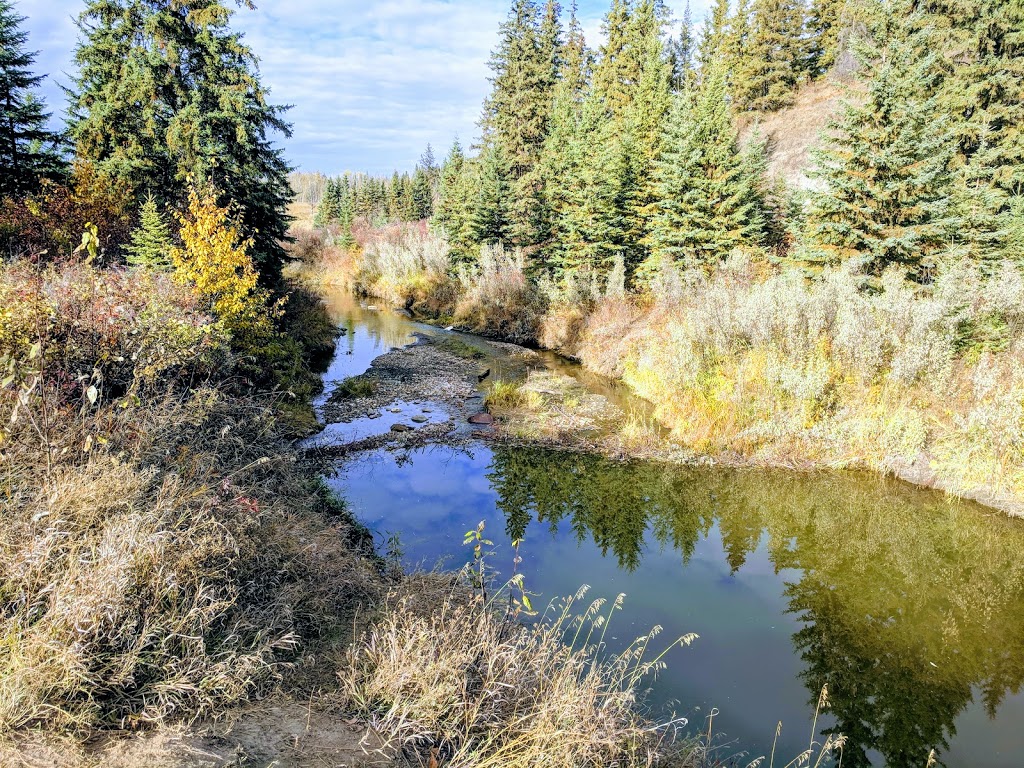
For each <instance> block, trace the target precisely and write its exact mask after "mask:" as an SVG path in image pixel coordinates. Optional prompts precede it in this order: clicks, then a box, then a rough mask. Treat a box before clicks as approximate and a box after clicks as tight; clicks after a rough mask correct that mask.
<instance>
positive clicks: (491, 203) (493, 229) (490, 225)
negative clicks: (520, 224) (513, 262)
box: [469, 143, 510, 243]
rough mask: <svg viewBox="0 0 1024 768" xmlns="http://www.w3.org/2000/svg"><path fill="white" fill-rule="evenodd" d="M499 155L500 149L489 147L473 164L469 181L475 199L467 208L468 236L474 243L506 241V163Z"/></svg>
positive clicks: (508, 223)
mask: <svg viewBox="0 0 1024 768" xmlns="http://www.w3.org/2000/svg"><path fill="white" fill-rule="evenodd" d="M502 154H503V153H502V150H501V148H500V147H499V146H497V145H495V144H493V143H492V144H488V145H487V146H485V147H484V148H483V149H482V150H481V152H480V156H479V157H478V158H477V159H476V162H475V163H474V175H473V178H472V181H471V184H472V189H473V190H474V196H473V199H472V203H471V205H470V208H469V211H470V216H469V232H470V240H471V242H473V243H497V242H503V241H505V240H507V239H508V233H509V230H510V222H509V217H510V211H509V202H510V195H509V188H508V187H509V184H508V180H507V179H506V177H505V168H506V167H507V166H506V162H507V161H506V160H505V158H504V157H503V156H502Z"/></svg>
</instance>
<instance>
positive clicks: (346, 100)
mask: <svg viewBox="0 0 1024 768" xmlns="http://www.w3.org/2000/svg"><path fill="white" fill-rule="evenodd" d="M709 1H710V0H695V2H694V3H693V15H694V20H695V21H699V20H700V19H701V18H702V17H703V14H704V12H705V10H706V8H707V6H708V5H709ZM509 4H510V0H421V1H416V0H382V1H381V2H373V0H364V1H363V2H355V1H353V0H257V5H258V8H257V10H256V11H248V10H245V9H240V10H239V11H238V12H237V14H236V16H235V19H234V27H235V28H236V29H238V30H240V31H242V32H244V33H245V36H246V41H247V43H248V44H249V45H250V46H251V47H252V49H253V50H254V51H255V52H256V54H257V55H258V56H259V58H260V61H261V67H260V68H261V73H262V77H263V81H264V84H265V85H267V86H268V87H270V88H271V90H272V99H273V100H274V101H277V102H282V103H288V104H293V105H294V108H293V109H292V110H291V112H290V113H289V120H290V121H291V122H293V123H294V135H293V137H292V138H291V139H289V140H286V141H285V142H284V145H285V148H286V154H287V156H288V158H289V159H290V160H291V161H292V162H293V163H294V164H296V165H299V166H301V167H302V168H304V169H307V170H314V169H318V170H323V171H325V172H328V173H337V172H340V171H342V170H346V169H348V170H367V171H370V172H373V173H390V171H391V170H392V169H394V168H396V167H397V168H400V169H403V168H405V169H407V168H411V167H412V166H413V164H414V163H415V162H416V160H417V159H418V158H419V155H420V153H421V152H422V150H423V149H424V148H425V146H426V144H427V143H428V142H430V143H431V144H433V146H434V150H435V154H436V155H438V156H439V157H443V156H444V154H445V153H446V151H447V148H448V146H449V145H450V143H451V140H452V139H453V137H454V136H455V134H458V135H459V136H460V138H461V139H462V142H463V145H466V144H469V143H471V142H472V140H473V138H474V136H475V135H476V132H477V128H476V121H477V119H478V118H479V114H480V106H481V103H482V101H483V99H484V97H485V96H486V95H487V92H488V89H489V83H488V81H487V77H488V75H489V74H490V71H489V70H488V68H487V61H488V59H489V57H490V51H491V49H492V48H493V47H494V45H495V42H496V41H497V31H498V25H499V23H500V22H501V21H502V20H503V19H504V18H505V16H506V14H507V12H508V7H509ZM564 5H566V6H567V5H568V3H564ZM580 5H581V7H580V11H579V14H580V19H581V23H582V24H583V27H584V31H585V33H586V34H587V37H588V41H589V42H590V43H591V44H592V45H596V44H598V43H599V42H600V41H599V39H597V38H598V36H599V30H600V23H601V17H602V15H603V14H604V12H605V10H606V9H607V3H605V2H596V1H588V2H583V3H581V4H580ZM669 5H670V7H671V8H672V9H673V11H674V12H675V14H676V16H677V17H681V16H682V11H683V8H684V7H685V2H679V1H678V0H674V2H671V3H670V4H669ZM83 7H84V4H83V3H82V2H81V0H30V1H29V2H25V0H21V2H20V3H19V4H18V11H19V12H20V13H21V14H22V15H24V16H27V17H28V20H27V22H26V28H27V31H28V32H29V35H30V41H29V45H30V47H31V48H32V49H34V50H39V51H40V55H39V58H38V60H37V65H36V69H37V71H39V72H41V73H49V74H50V75H51V76H50V77H49V78H47V81H46V83H45V87H44V95H45V96H46V98H47V102H48V104H49V107H50V109H51V111H53V112H54V113H55V114H57V115H59V114H61V113H62V112H63V110H64V107H65V104H64V95H63V93H62V92H61V91H60V89H59V87H58V83H63V84H67V83H68V79H69V78H68V77H66V76H64V74H63V73H65V72H68V73H70V72H71V71H72V63H71V59H72V50H73V48H74V45H75V40H76V37H77V30H76V28H75V26H74V24H73V21H72V18H73V16H75V15H76V14H77V13H78V12H79V11H80V10H81V9H82V8H83Z"/></svg>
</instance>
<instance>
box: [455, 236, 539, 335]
mask: <svg viewBox="0 0 1024 768" xmlns="http://www.w3.org/2000/svg"><path fill="white" fill-rule="evenodd" d="M459 282H460V283H461V284H462V295H461V297H460V298H459V301H458V304H457V305H456V307H455V321H456V322H457V323H460V324H462V325H465V326H467V327H468V328H470V329H471V330H472V331H474V332H476V333H481V334H484V335H488V336H494V337H497V338H500V339H504V340H507V341H512V342H516V343H533V342H534V341H535V340H536V338H537V329H538V326H539V322H540V318H541V316H542V315H543V313H544V310H545V306H546V301H545V299H544V296H543V295H542V294H541V292H540V291H539V290H538V288H537V286H536V285H534V284H533V283H532V282H531V281H530V280H529V278H528V277H527V276H526V271H525V260H524V257H523V254H522V252H521V251H518V250H517V251H514V252H513V253H511V254H510V253H508V252H507V251H506V250H505V249H504V248H503V247H502V246H501V245H500V244H498V245H483V246H481V247H480V258H479V260H478V263H477V264H476V265H475V266H472V267H463V268H462V269H461V271H460V273H459Z"/></svg>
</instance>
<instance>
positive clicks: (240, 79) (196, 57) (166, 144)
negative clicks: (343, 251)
mask: <svg viewBox="0 0 1024 768" xmlns="http://www.w3.org/2000/svg"><path fill="white" fill-rule="evenodd" d="M232 13H233V11H232V10H231V9H230V8H229V7H228V6H227V5H226V3H225V2H224V1H223V0H88V2H87V3H86V8H85V10H84V11H83V12H82V14H81V15H80V16H79V18H78V28H79V31H80V40H79V44H78V47H77V49H76V51H75V63H76V64H77V65H78V68H79V74H78V76H77V78H76V81H75V83H74V86H73V87H72V89H71V90H70V91H69V95H70V99H71V108H70V116H71V119H70V126H69V128H70V133H71V137H72V138H73V140H74V142H75V148H76V153H77V155H78V157H79V158H81V159H83V160H87V161H89V162H91V163H93V164H94V166H95V167H96V168H97V170H98V171H99V172H100V173H101V174H104V175H106V176H109V177H112V178H114V179H116V180H118V181H119V182H122V183H125V184H127V185H128V186H129V188H130V189H131V190H133V191H134V193H135V194H136V196H137V197H141V196H142V195H143V194H144V193H145V192H147V191H150V192H152V193H153V194H156V195H157V196H158V197H161V198H163V199H164V200H165V201H166V202H171V203H180V202H182V201H183V200H184V198H185V190H186V188H187V185H188V184H189V183H190V182H192V183H196V184H199V185H205V184H212V185H213V186H214V187H215V188H216V189H217V190H218V191H219V192H220V194H221V196H222V200H221V201H220V202H221V203H224V202H226V201H228V200H231V201H233V202H234V203H235V204H236V205H237V207H238V212H239V218H240V223H241V225H242V232H243V236H244V237H246V238H251V239H252V241H253V244H254V247H253V255H254V258H255V260H256V262H257V264H258V265H259V266H260V267H261V268H262V271H263V273H264V278H265V279H273V278H274V277H275V276H276V274H277V272H278V270H279V268H280V265H281V263H282V261H283V259H284V250H283V247H282V244H281V243H282V241H283V240H285V239H286V237H287V224H288V217H287V214H286V212H285V209H286V206H287V203H288V202H289V200H290V199H291V196H292V193H291V190H290V188H289V186H288V180H287V175H288V172H289V170H290V168H289V166H288V164H287V163H286V162H285V161H284V159H283V157H282V154H281V151H280V149H278V148H276V147H275V146H274V144H273V140H274V138H275V136H276V135H284V136H288V135H290V126H289V125H288V124H287V123H286V122H285V121H284V119H283V113H284V111H285V108H283V107H278V106H273V105H271V104H270V103H269V102H268V99H267V91H266V89H265V88H264V87H263V86H262V84H261V83H260V78H259V72H258V62H257V59H256V57H255V56H254V54H253V53H252V51H251V50H250V49H249V48H248V47H247V46H246V45H245V44H244V43H243V42H242V37H241V35H240V34H239V33H236V32H232V31H231V29H230V21H231V16H232Z"/></svg>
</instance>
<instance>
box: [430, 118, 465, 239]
mask: <svg viewBox="0 0 1024 768" xmlns="http://www.w3.org/2000/svg"><path fill="white" fill-rule="evenodd" d="M469 185H470V178H469V164H468V162H467V160H466V156H465V154H464V153H463V151H462V145H461V144H460V143H459V140H458V139H457V138H456V139H455V141H454V142H453V143H452V147H451V149H450V150H449V151H448V156H447V157H446V158H445V160H444V163H443V164H442V166H441V171H440V193H439V195H438V201H437V209H436V211H435V213H434V220H435V221H436V222H437V223H438V224H439V225H440V226H441V227H442V229H443V230H444V232H445V234H446V235H447V236H448V243H449V245H450V246H451V248H452V250H453V251H454V252H455V253H456V254H458V255H461V256H463V257H465V256H468V255H469V253H470V252H471V250H472V247H473V241H472V236H473V235H472V227H471V222H470V216H471V214H470V200H471V197H470V194H469V193H470V186H469Z"/></svg>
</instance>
